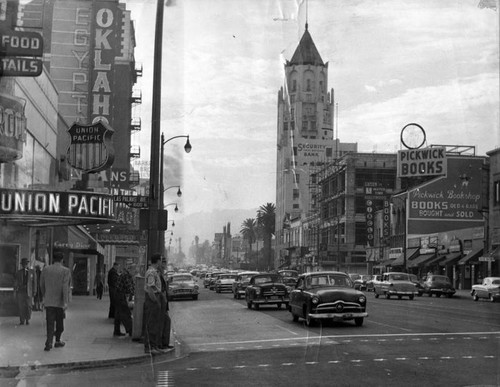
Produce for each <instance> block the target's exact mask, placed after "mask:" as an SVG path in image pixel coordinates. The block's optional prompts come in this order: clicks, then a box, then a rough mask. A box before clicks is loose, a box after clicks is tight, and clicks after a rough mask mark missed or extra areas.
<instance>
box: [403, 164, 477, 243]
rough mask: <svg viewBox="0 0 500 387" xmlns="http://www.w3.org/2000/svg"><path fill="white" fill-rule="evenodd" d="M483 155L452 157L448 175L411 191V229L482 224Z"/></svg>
mask: <svg viewBox="0 0 500 387" xmlns="http://www.w3.org/2000/svg"><path fill="white" fill-rule="evenodd" d="M483 162H484V161H483V159H482V158H473V157H456V158H454V157H449V158H448V168H447V169H448V175H447V176H446V177H441V178H436V179H434V180H432V181H430V182H429V183H425V184H423V185H421V186H418V187H416V188H413V189H412V190H410V191H409V217H408V221H409V226H408V229H409V232H410V233H412V234H419V233H422V234H429V233H433V232H439V231H443V230H446V229H448V230H450V229H451V230H453V229H455V230H458V229H464V228H472V227H480V226H482V225H483V222H484V220H483V218H482V215H481V212H480V211H479V210H480V209H481V208H482V206H483V203H482V195H481V192H482V168H483Z"/></svg>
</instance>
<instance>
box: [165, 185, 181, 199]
mask: <svg viewBox="0 0 500 387" xmlns="http://www.w3.org/2000/svg"><path fill="white" fill-rule="evenodd" d="M171 188H178V190H177V196H178V197H181V196H182V191H181V186H180V185H171V186H170V187H167V188H165V189H164V190H163V192H166V191H168V190H169V189H171Z"/></svg>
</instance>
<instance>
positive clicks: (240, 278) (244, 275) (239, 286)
mask: <svg viewBox="0 0 500 387" xmlns="http://www.w3.org/2000/svg"><path fill="white" fill-rule="evenodd" d="M255 274H259V272H258V271H244V272H241V273H238V275H237V276H236V280H235V281H234V282H233V296H234V298H237V299H238V300H239V299H240V297H241V296H245V289H246V288H247V286H248V284H249V283H250V278H252V276H254V275H255Z"/></svg>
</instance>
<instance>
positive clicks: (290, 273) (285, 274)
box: [280, 271, 299, 278]
mask: <svg viewBox="0 0 500 387" xmlns="http://www.w3.org/2000/svg"><path fill="white" fill-rule="evenodd" d="M280 274H281V276H282V277H286V278H290V277H294V278H295V277H298V276H299V273H298V272H296V271H282V272H280Z"/></svg>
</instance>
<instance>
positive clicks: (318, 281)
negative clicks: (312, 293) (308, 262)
mask: <svg viewBox="0 0 500 387" xmlns="http://www.w3.org/2000/svg"><path fill="white" fill-rule="evenodd" d="M306 284H307V286H308V287H313V288H315V287H330V286H340V287H351V284H352V283H351V280H350V279H349V278H348V277H346V276H343V275H338V274H321V275H312V276H309V277H308V278H307V280H306Z"/></svg>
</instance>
